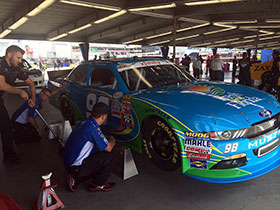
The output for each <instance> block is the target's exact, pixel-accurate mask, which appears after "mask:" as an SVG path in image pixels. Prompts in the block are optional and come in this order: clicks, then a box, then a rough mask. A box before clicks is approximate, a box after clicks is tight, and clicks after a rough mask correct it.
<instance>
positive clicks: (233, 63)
mask: <svg viewBox="0 0 280 210" xmlns="http://www.w3.org/2000/svg"><path fill="white" fill-rule="evenodd" d="M236 69H237V59H236V56H234V58H233V59H232V74H231V82H232V83H235V75H236Z"/></svg>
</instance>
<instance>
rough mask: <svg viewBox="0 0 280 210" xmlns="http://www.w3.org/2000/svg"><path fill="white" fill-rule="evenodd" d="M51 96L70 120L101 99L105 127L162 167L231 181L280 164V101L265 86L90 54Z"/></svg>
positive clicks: (152, 62)
mask: <svg viewBox="0 0 280 210" xmlns="http://www.w3.org/2000/svg"><path fill="white" fill-rule="evenodd" d="M65 81H67V83H68V85H67V87H66V88H65V89H64V90H63V91H61V92H60V94H58V96H56V98H52V103H53V104H54V105H56V106H57V107H59V108H60V109H61V111H62V113H63V115H64V117H65V118H66V119H70V121H71V123H72V124H75V123H76V122H77V121H80V120H83V119H85V118H86V117H87V116H88V115H89V113H90V111H91V109H92V107H93V105H94V104H95V103H96V102H98V101H102V102H105V103H107V104H108V105H109V106H110V109H111V113H110V115H109V118H108V121H107V123H106V125H104V126H103V130H104V132H105V133H108V134H111V135H113V136H115V138H116V139H117V140H118V141H120V142H122V143H123V144H125V145H127V146H129V147H131V148H132V149H134V150H136V151H138V152H144V153H145V154H146V155H147V157H148V158H149V159H151V161H153V162H154V163H155V164H156V165H157V166H158V167H159V168H161V169H163V170H167V171H172V170H176V169H178V168H179V167H181V168H182V172H183V174H185V175H188V176H190V177H193V178H195V179H199V180H202V181H208V182H217V183H226V182H238V181H244V180H248V179H252V178H255V177H258V176H260V175H263V174H265V173H267V172H269V171H271V170H273V169H275V168H276V167H278V166H279V163H280V154H279V150H280V148H279V144H280V139H279V137H280V134H279V133H280V131H279V126H280V104H279V103H278V102H277V100H276V99H275V98H274V97H273V96H272V95H269V94H267V93H265V92H262V91H259V90H256V89H253V88H249V87H245V86H241V85H235V84H229V83H223V82H202V81H197V80H195V79H194V78H193V77H192V76H190V75H189V74H188V73H186V72H184V71H183V70H182V69H180V68H179V67H177V66H175V65H174V64H173V63H170V62H169V61H167V60H163V59H134V60H130V59H127V60H119V61H89V62H87V63H84V64H81V65H79V66H78V67H77V68H75V69H74V70H73V71H72V72H71V73H70V74H69V75H68V76H67V78H66V79H65Z"/></svg>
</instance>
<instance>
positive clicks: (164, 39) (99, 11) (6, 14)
mask: <svg viewBox="0 0 280 210" xmlns="http://www.w3.org/2000/svg"><path fill="white" fill-rule="evenodd" d="M0 24H1V29H0V38H5V39H28V40H50V41H54V40H56V41H71V42H73V41H75V42H91V43H92V42H94V43H114V44H141V45H173V44H174V43H173V41H172V40H174V39H175V40H176V45H177V46H192V47H220V48H222V47H226V48H244V49H246V48H256V46H257V47H258V48H259V49H276V48H280V43H279V40H280V1H279V0H185V1H168V0H141V1H140V0H133V1H132V0H117V1H116V0H115V1H114V0H1V2H0Z"/></svg>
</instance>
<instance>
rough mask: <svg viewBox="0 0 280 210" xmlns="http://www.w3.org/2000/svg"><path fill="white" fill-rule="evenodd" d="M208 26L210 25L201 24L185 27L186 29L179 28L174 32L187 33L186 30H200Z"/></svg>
mask: <svg viewBox="0 0 280 210" xmlns="http://www.w3.org/2000/svg"><path fill="white" fill-rule="evenodd" d="M208 25H210V23H209V22H208V23H204V24H201V25H196V26H191V27H187V28H181V29H178V30H176V32H182V31H188V30H192V29H196V28H201V27H204V26H208Z"/></svg>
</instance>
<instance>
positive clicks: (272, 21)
mask: <svg viewBox="0 0 280 210" xmlns="http://www.w3.org/2000/svg"><path fill="white" fill-rule="evenodd" d="M265 22H267V23H280V19H266V20H265Z"/></svg>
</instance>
